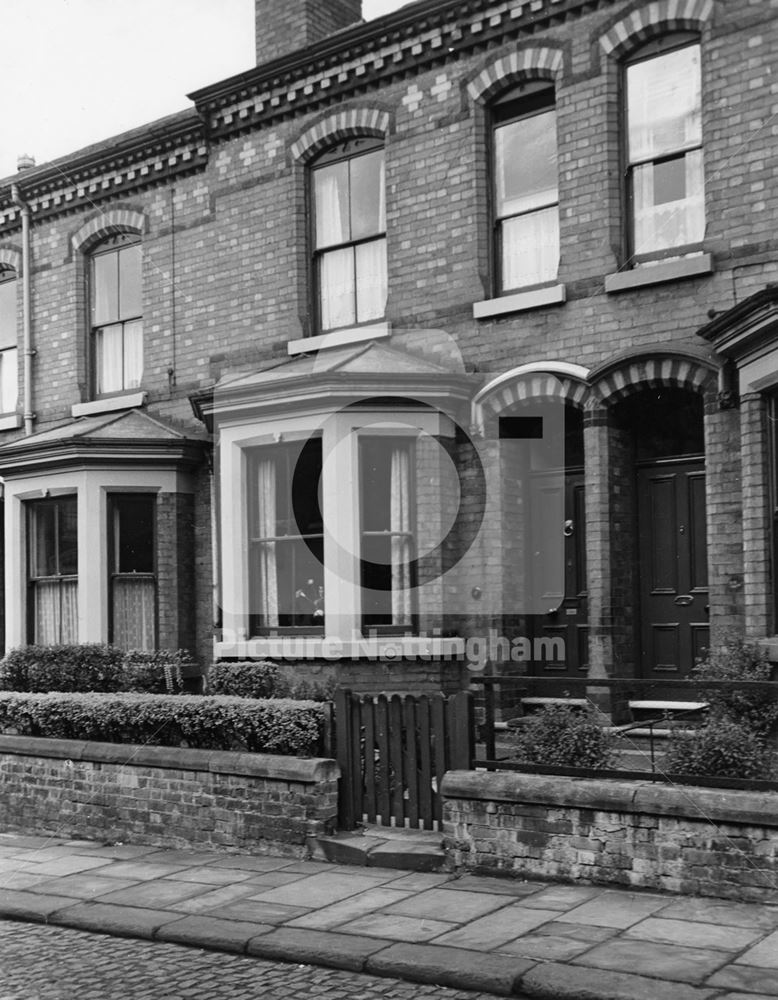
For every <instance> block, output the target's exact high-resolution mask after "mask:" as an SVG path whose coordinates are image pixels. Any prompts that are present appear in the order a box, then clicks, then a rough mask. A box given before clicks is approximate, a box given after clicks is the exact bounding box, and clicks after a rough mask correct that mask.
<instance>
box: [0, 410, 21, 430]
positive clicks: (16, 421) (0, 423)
mask: <svg viewBox="0 0 778 1000" xmlns="http://www.w3.org/2000/svg"><path fill="white" fill-rule="evenodd" d="M23 423H24V420H23V419H22V415H21V413H9V414H7V415H5V416H0V431H16V430H18V429H19V428H20V427H21V426H22V424H23Z"/></svg>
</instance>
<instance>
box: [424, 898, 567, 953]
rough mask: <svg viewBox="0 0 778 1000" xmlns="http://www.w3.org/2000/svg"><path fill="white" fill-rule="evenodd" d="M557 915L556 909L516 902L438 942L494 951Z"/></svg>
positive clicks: (458, 929) (449, 934)
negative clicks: (536, 907)
mask: <svg viewBox="0 0 778 1000" xmlns="http://www.w3.org/2000/svg"><path fill="white" fill-rule="evenodd" d="M558 916H559V912H558V911H557V910H527V909H525V908H524V907H522V906H521V905H517V904H514V905H511V906H507V907H504V908H503V909H501V910H498V911H497V912H496V913H490V914H489V915H488V916H486V917H481V918H480V919H479V920H473V921H471V922H470V923H468V924H465V925H464V926H463V927H458V928H457V929H456V930H451V931H450V932H449V933H448V934H445V935H444V936H442V937H441V938H439V939H438V940H437V941H436V942H435V943H436V944H446V945H449V946H450V947H453V946H455V947H458V948H472V949H477V950H478V951H491V949H493V948H499V947H500V945H503V944H507V942H508V941H513V940H514V938H517V937H520V936H521V935H522V934H527V933H528V932H529V931H532V930H534V929H535V928H536V927H539V926H540V925H541V924H544V923H546V922H547V921H549V920H556V918H557V917H558Z"/></svg>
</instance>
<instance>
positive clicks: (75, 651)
mask: <svg viewBox="0 0 778 1000" xmlns="http://www.w3.org/2000/svg"><path fill="white" fill-rule="evenodd" d="M123 655H124V654H123V653H122V651H121V650H120V649H116V648H114V647H113V646H104V645H101V644H100V643H85V644H83V645H72V646H23V647H21V648H20V649H13V650H11V652H10V653H9V654H8V655H7V656H6V658H5V659H4V660H3V661H2V663H0V688H4V689H6V690H11V691H117V690H119V687H120V684H121V680H120V678H121V670H122V657H123Z"/></svg>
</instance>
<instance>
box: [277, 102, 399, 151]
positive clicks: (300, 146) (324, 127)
mask: <svg viewBox="0 0 778 1000" xmlns="http://www.w3.org/2000/svg"><path fill="white" fill-rule="evenodd" d="M390 125H391V116H390V115H389V113H388V112H387V111H382V110H381V109H379V108H364V107H363V108H348V109H347V110H345V111H338V112H337V113H336V114H332V115H327V117H326V118H323V119H322V120H321V121H319V122H317V123H316V124H315V125H314V126H312V127H311V128H309V129H306V131H305V132H304V133H303V134H302V135H301V136H300V138H299V139H297V141H296V142H294V143H293V144H292V156H293V157H294V158H295V159H298V160H310V159H312V158H313V157H314V156H316V154H317V153H318V152H320V151H321V150H322V149H324V148H326V147H327V146H329V145H333V144H335V143H337V142H340V141H342V140H344V139H348V138H350V137H353V136H357V135H372V136H376V137H377V138H384V136H386V135H387V134H388V132H389V129H390Z"/></svg>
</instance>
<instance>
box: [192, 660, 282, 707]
mask: <svg viewBox="0 0 778 1000" xmlns="http://www.w3.org/2000/svg"><path fill="white" fill-rule="evenodd" d="M207 685H208V688H207V690H208V693H209V694H226V695H232V696H233V697H236V698H287V697H289V694H290V686H289V683H288V682H287V680H286V678H285V677H282V676H281V673H280V671H279V669H278V664H276V663H271V662H270V661H269V660H232V661H229V660H226V661H221V662H219V663H213V664H212V665H211V667H210V668H209V670H208V680H207Z"/></svg>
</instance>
